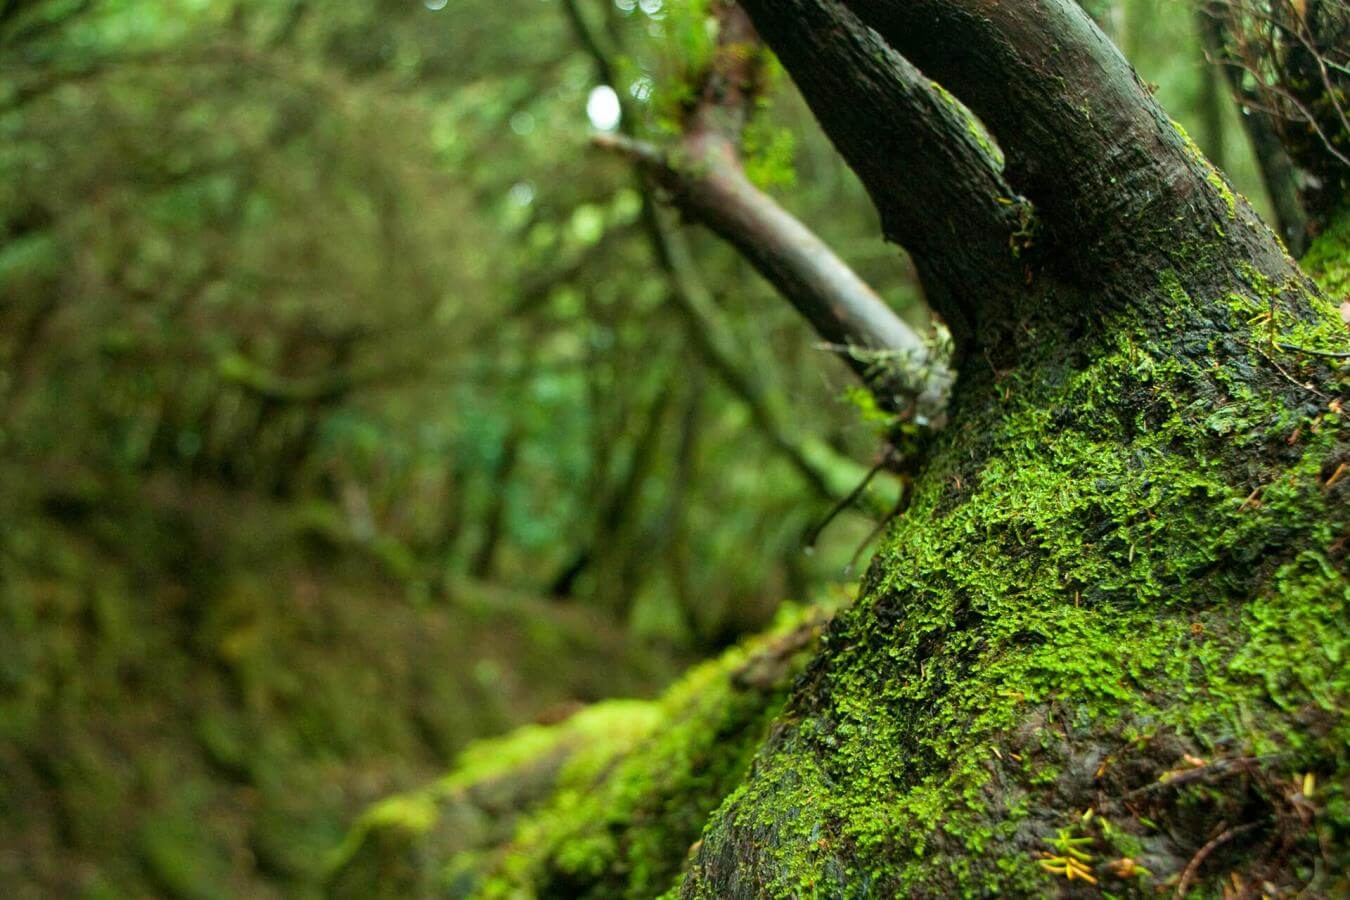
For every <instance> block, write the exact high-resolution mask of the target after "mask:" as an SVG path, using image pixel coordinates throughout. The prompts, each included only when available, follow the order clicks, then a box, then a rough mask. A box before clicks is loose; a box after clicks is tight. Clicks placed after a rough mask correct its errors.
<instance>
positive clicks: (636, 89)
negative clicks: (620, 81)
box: [628, 75, 655, 103]
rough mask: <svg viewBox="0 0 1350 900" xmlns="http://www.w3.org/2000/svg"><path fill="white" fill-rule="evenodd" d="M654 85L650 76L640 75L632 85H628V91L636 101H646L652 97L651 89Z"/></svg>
mask: <svg viewBox="0 0 1350 900" xmlns="http://www.w3.org/2000/svg"><path fill="white" fill-rule="evenodd" d="M654 87H655V85H653V84H652V79H651V77H650V76H647V75H642V76H640V77H639V78H638V80H637V81H634V82H633V83H632V85H630V86H629V88H628V93H630V94H632V95H633V99H634V100H636V101H637V102H639V103H646V102H647V101H648V100H650V99H651V98H652V89H653V88H654Z"/></svg>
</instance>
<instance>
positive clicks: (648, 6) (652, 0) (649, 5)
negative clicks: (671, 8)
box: [638, 0, 661, 16]
mask: <svg viewBox="0 0 1350 900" xmlns="http://www.w3.org/2000/svg"><path fill="white" fill-rule="evenodd" d="M638 7H639V8H640V9H641V10H642V11H643V12H645V13H646V14H647V15H649V16H655V15H657V14H658V13H660V12H661V0H638Z"/></svg>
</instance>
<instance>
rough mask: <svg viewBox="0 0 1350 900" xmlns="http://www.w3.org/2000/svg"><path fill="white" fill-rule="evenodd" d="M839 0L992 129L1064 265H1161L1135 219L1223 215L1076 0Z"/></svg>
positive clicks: (1084, 268)
mask: <svg viewBox="0 0 1350 900" xmlns="http://www.w3.org/2000/svg"><path fill="white" fill-rule="evenodd" d="M819 2H820V3H821V4H822V5H825V4H826V3H827V2H828V0H819ZM843 2H845V3H846V4H847V5H848V6H849V7H850V8H851V9H853V10H854V11H856V12H857V13H858V15H859V16H860V17H861V18H862V19H863V21H865V22H867V24H869V25H870V26H872V27H873V28H875V29H876V30H877V32H879V33H880V34H881V35H882V36H883V37H884V38H885V39H886V40H887V41H888V42H889V43H890V44H891V45H892V46H893V47H895V48H896V49H897V50H898V51H899V52H901V53H903V54H904V55H905V56H906V57H908V58H909V59H911V60H913V61H914V63H915V64H917V65H918V66H920V67H921V68H922V69H923V70H924V71H925V72H926V73H927V74H928V75H930V76H932V77H934V78H937V79H938V80H940V81H941V82H942V83H943V84H944V85H946V86H947V87H948V88H950V89H951V90H952V92H953V93H955V94H956V95H957V96H958V97H960V98H961V99H962V100H963V101H964V102H965V103H967V104H968V105H969V106H970V108H971V109H973V110H974V111H975V112H976V114H978V115H979V116H980V117H981V119H982V120H983V121H984V122H985V123H986V124H987V125H988V126H989V128H990V130H991V131H992V132H993V133H994V135H995V136H996V137H997V139H998V140H999V142H1000V144H1001V146H1002V147H1003V149H1004V150H1005V151H1006V153H1007V157H1008V169H1007V173H1008V179H1009V180H1010V181H1011V182H1012V183H1013V184H1014V185H1015V186H1016V187H1017V188H1019V189H1020V190H1021V192H1022V193H1023V194H1025V195H1026V196H1028V197H1030V198H1031V200H1032V202H1034V203H1035V204H1036V208H1037V210H1038V211H1040V212H1041V213H1042V214H1043V215H1044V217H1045V220H1046V222H1045V224H1046V227H1047V229H1048V231H1049V232H1050V237H1051V238H1052V240H1053V243H1054V245H1055V246H1054V252H1055V254H1056V256H1058V257H1061V258H1063V259H1065V260H1066V261H1067V262H1068V263H1069V265H1068V266H1067V267H1066V271H1069V272H1071V273H1072V274H1074V275H1076V276H1079V277H1080V278H1082V279H1083V280H1085V281H1088V282H1090V283H1101V281H1102V278H1103V275H1102V271H1103V269H1104V268H1105V269H1107V270H1116V271H1119V270H1120V269H1122V268H1125V267H1128V265H1129V264H1130V263H1131V262H1139V263H1143V264H1145V265H1149V266H1152V265H1155V264H1156V258H1154V257H1151V256H1150V254H1149V249H1150V246H1149V245H1150V244H1151V243H1152V242H1149V241H1139V240H1138V233H1137V232H1138V231H1140V230H1143V229H1145V228H1148V229H1152V228H1153V227H1154V226H1155V225H1156V226H1161V227H1166V228H1168V229H1169V230H1170V231H1171V232H1172V233H1173V235H1175V237H1177V238H1181V239H1185V238H1188V237H1194V236H1197V235H1212V233H1213V230H1214V226H1215V225H1216V224H1217V225H1219V226H1220V227H1223V225H1224V224H1226V223H1227V222H1228V221H1229V219H1230V210H1229V208H1228V206H1227V199H1226V198H1227V196H1231V195H1225V193H1224V192H1222V191H1217V190H1214V189H1212V187H1211V186H1210V185H1209V184H1208V183H1207V182H1208V181H1209V179H1211V178H1212V177H1213V176H1214V170H1213V168H1212V167H1210V166H1209V165H1208V164H1207V163H1206V162H1205V160H1204V159H1203V158H1200V157H1199V155H1198V154H1197V153H1195V151H1194V149H1193V147H1192V145H1191V144H1190V143H1189V141H1188V140H1187V139H1186V137H1185V136H1184V135H1183V134H1181V133H1180V132H1179V131H1178V129H1177V128H1176V127H1174V126H1173V125H1172V123H1171V121H1170V120H1169V119H1168V117H1167V116H1166V114H1165V113H1164V112H1163V110H1162V108H1161V107H1160V106H1159V105H1158V103H1157V102H1156V101H1155V100H1154V99H1153V96H1152V94H1151V93H1150V92H1149V90H1148V89H1147V87H1145V86H1144V84H1143V83H1142V82H1141V81H1140V80H1139V78H1138V77H1137V76H1136V75H1135V73H1134V70H1133V69H1132V68H1131V67H1130V65H1129V63H1128V62H1126V60H1125V58H1124V57H1123V56H1122V55H1121V54H1120V52H1119V51H1118V50H1117V49H1116V48H1115V46H1114V45H1113V44H1112V43H1111V42H1110V41H1109V40H1108V39H1107V38H1106V36H1105V35H1104V34H1102V32H1101V30H1100V29H1099V28H1097V26H1096V25H1095V24H1093V22H1092V20H1091V18H1089V16H1088V15H1087V13H1085V12H1084V11H1083V9H1082V8H1081V7H1080V6H1079V5H1078V4H1077V3H1076V2H1074V0H1023V2H998V0H843ZM1122 222H1133V223H1137V226H1136V227H1133V228H1123V227H1121V223H1122ZM1102 260H1111V261H1112V265H1111V266H1108V267H1103V266H1102ZM1270 265H1271V268H1272V269H1274V268H1278V267H1279V265H1280V261H1279V260H1272V261H1270ZM1263 268H1264V267H1263Z"/></svg>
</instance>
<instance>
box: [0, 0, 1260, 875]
mask: <svg viewBox="0 0 1350 900" xmlns="http://www.w3.org/2000/svg"><path fill="white" fill-rule="evenodd" d="M436 7H439V8H438V9H437V8H436ZM584 8H585V9H586V11H587V12H588V13H589V14H592V15H593V16H594V19H595V22H596V23H598V24H599V26H600V27H601V28H602V29H603V32H604V33H605V34H606V35H607V37H608V39H609V40H610V41H612V42H613V43H614V45H615V46H616V47H618V48H620V50H621V54H622V66H621V68H620V75H621V80H622V81H623V82H624V83H622V84H618V85H614V86H613V87H614V88H615V89H616V90H617V91H619V92H620V93H621V94H622V95H623V96H624V97H625V98H626V101H625V106H626V107H627V108H628V109H629V110H630V112H631V111H635V113H636V114H637V115H639V116H641V117H642V121H641V123H639V125H638V130H639V131H647V132H650V133H654V134H659V133H660V132H662V131H663V130H668V129H669V128H670V127H671V126H670V122H671V119H672V112H671V111H672V110H673V109H674V108H675V107H676V106H677V105H678V104H679V103H680V102H682V100H683V97H684V95H683V92H684V91H686V90H687V88H685V87H684V85H686V84H687V83H688V80H689V78H690V77H692V75H693V74H694V73H696V72H697V70H698V68H699V66H700V61H701V59H703V58H705V57H706V55H707V53H708V49H709V47H710V45H711V35H710V34H709V33H708V31H707V23H706V18H705V16H704V14H703V13H704V9H703V4H700V3H694V2H688V3H685V2H671V0H667V2H665V3H662V2H660V0H642V2H635V0H615V2H613V3H607V2H603V0H595V2H593V3H590V4H589V5H586V6H585V7H584ZM1105 15H1107V16H1108V18H1109V21H1110V22H1111V23H1113V24H1112V27H1113V28H1115V29H1116V37H1117V40H1118V41H1120V42H1121V44H1122V46H1124V47H1125V48H1126V49H1127V50H1128V51H1129V52H1130V53H1131V55H1132V58H1133V59H1134V60H1135V61H1136V62H1137V63H1138V64H1139V66H1140V67H1141V70H1142V71H1143V72H1144V74H1145V77H1147V78H1148V79H1150V80H1152V81H1156V82H1157V84H1158V92H1159V94H1160V95H1161V96H1162V98H1163V99H1164V101H1165V103H1166V105H1167V106H1168V108H1169V109H1170V110H1172V111H1173V113H1174V115H1176V116H1177V117H1178V118H1179V119H1180V120H1182V121H1183V122H1185V123H1186V124H1187V127H1188V128H1190V129H1191V131H1192V133H1195V134H1197V138H1198V139H1199V140H1200V141H1201V143H1202V144H1205V145H1206V149H1207V150H1208V151H1209V152H1211V153H1212V154H1213V155H1214V156H1215V157H1216V158H1218V159H1221V160H1222V161H1223V163H1224V165H1225V166H1227V167H1228V169H1229V170H1230V172H1231V173H1232V174H1233V176H1234V180H1235V182H1236V183H1237V184H1239V185H1240V186H1244V187H1245V188H1246V189H1247V191H1248V193H1249V194H1252V193H1254V192H1255V191H1257V190H1258V189H1257V188H1256V187H1255V185H1256V183H1257V181H1256V179H1255V174H1254V171H1253V169H1252V163H1251V161H1250V154H1249V153H1248V152H1247V150H1246V148H1245V146H1244V145H1243V143H1242V135H1241V132H1240V130H1239V129H1238V128H1237V127H1236V123H1235V118H1234V117H1235V112H1234V110H1233V109H1232V107H1231V104H1230V103H1228V102H1227V99H1226V97H1225V96H1224V95H1222V94H1221V93H1220V94H1215V93H1214V92H1212V91H1210V90H1209V88H1208V86H1209V80H1210V79H1212V78H1213V77H1214V75H1213V73H1212V71H1211V70H1210V69H1209V68H1208V67H1207V66H1206V65H1205V63H1204V59H1203V54H1202V53H1201V51H1200V44H1199V40H1198V37H1197V36H1196V34H1195V29H1194V27H1193V24H1194V23H1193V20H1192V13H1191V12H1190V11H1189V8H1188V6H1187V4H1184V3H1173V2H1170V0H1169V2H1163V0H1128V2H1123V3H1120V4H1116V5H1114V6H1112V7H1110V8H1108V9H1106V10H1105ZM596 86H597V85H596V81H595V72H594V69H593V66H592V65H591V62H590V60H589V59H588V57H587V56H586V54H585V53H583V52H582V51H581V49H580V48H579V47H578V46H577V45H576V43H575V40H574V36H573V33H572V31H571V29H570V28H569V25H568V21H567V18H566V16H565V15H564V14H563V10H562V9H561V7H560V4H559V3H558V2H557V0H448V2H441V0H433V2H428V3H426V4H423V3H421V2H416V0H376V2H355V0H333V2H328V3H323V4H318V3H313V2H308V0H291V2H269V3H264V2H260V0H230V2H226V0H175V2H168V0H9V2H0V410H3V418H2V419H0V516H3V521H4V523H5V527H4V529H3V530H0V883H3V884H5V885H6V889H5V891H4V892H5V893H6V895H7V896H50V895H54V894H55V895H73V896H88V897H116V896H140V895H144V894H147V893H152V894H164V895H173V896H184V897H212V896H226V895H249V896H258V895H263V894H267V893H278V892H280V893H289V894H305V893H309V892H311V891H313V890H315V889H316V884H317V881H316V879H317V878H318V876H319V873H320V870H321V868H322V864H323V861H324V859H325V856H326V854H327V853H328V852H329V851H330V850H331V849H332V846H333V844H334V843H335V842H336V841H337V840H338V839H339V838H340V836H341V834H342V830H343V827H344V825H345V824H346V821H347V819H348V817H350V815H351V814H352V813H353V812H354V811H355V810H358V809H360V808H362V806H364V804H365V803H366V802H367V801H369V800H370V799H371V798H373V797H375V796H379V795H384V794H387V793H390V792H391V791H393V790H396V789H399V788H400V787H407V786H409V785H412V784H415V783H418V782H419V781H422V780H425V778H426V777H427V775H428V774H429V773H430V772H433V771H436V770H438V769H439V768H440V767H441V766H442V765H444V763H445V762H446V761H447V760H448V759H450V758H451V757H452V756H453V755H454V754H455V753H456V752H457V751H458V750H459V749H460V748H462V747H463V746H464V745H465V744H466V743H467V742H468V741H469V740H471V739H473V738H475V737H478V736H481V735H483V734H487V733H492V732H496V731H500V730H502V729H504V728H506V727H507V726H509V725H512V724H515V723H519V722H521V721H527V720H531V719H537V718H541V717H544V718H547V717H549V716H553V715H559V714H561V713H560V710H565V709H567V708H569V706H568V704H571V703H573V702H576V701H581V700H590V699H595V698H597V697H600V696H605V695H612V694H644V693H650V692H652V691H654V690H655V689H656V687H657V686H659V685H660V684H661V683H663V682H664V681H666V680H667V679H668V678H669V677H670V675H671V673H672V672H673V671H674V665H675V663H676V662H678V661H679V660H683V659H687V658H689V657H691V656H694V655H702V654H706V653H709V652H712V651H713V650H715V649H718V648H720V647H724V646H726V645H728V644H729V643H731V642H732V641H734V640H735V639H736V638H737V637H739V636H741V635H743V634H745V633H747V632H750V631H754V630H757V629H759V628H761V627H763V626H764V625H765V624H766V623H767V622H768V621H770V620H771V618H772V616H773V613H774V609H775V608H776V606H777V604H778V603H779V602H780V601H781V600H783V599H785V598H794V599H809V598H811V597H812V596H817V595H818V594H819V593H820V592H821V591H822V590H823V589H824V588H825V587H826V586H827V585H829V584H838V583H841V582H844V581H847V579H848V577H849V575H848V574H847V571H846V565H847V563H848V561H849V559H850V558H851V557H852V556H853V553H854V550H855V548H856V546H857V545H858V543H859V541H860V540H861V539H862V538H863V537H864V536H865V535H866V534H867V533H868V532H870V531H871V528H872V524H873V523H872V522H871V521H870V520H869V518H868V517H867V516H864V515H861V514H857V513H851V514H849V515H848V516H846V517H845V518H844V519H842V520H840V521H839V522H837V523H836V524H835V525H833V526H832V527H831V528H830V529H829V530H828V531H827V532H826V533H825V538H824V540H823V541H822V543H821V546H820V547H819V548H818V552H816V553H814V554H812V555H808V554H806V553H804V552H803V550H802V547H801V542H802V538H803V535H804V534H806V533H807V532H808V531H809V530H810V529H811V528H812V526H814V525H815V524H817V523H818V522H819V521H820V519H821V517H822V516H823V515H824V513H825V511H826V510H827V509H828V507H829V505H830V504H829V498H827V497H822V496H820V493H819V492H818V491H814V490H813V489H812V488H811V486H810V485H808V484H805V483H803V481H802V479H801V477H800V475H799V473H798V471H797V470H796V469H795V468H794V467H793V466H792V464H791V463H790V462H789V461H788V460H786V459H785V458H784V457H783V456H782V454H781V453H780V452H779V451H778V450H777V449H776V444H775V440H774V437H773V436H772V435H768V434H765V433H764V431H763V429H762V428H761V424H760V423H757V421H756V419H755V417H754V416H753V415H752V413H751V411H750V410H749V408H748V407H747V404H746V403H745V401H744V398H743V397H741V396H738V395H737V393H736V392H735V391H732V390H729V389H728V388H727V387H726V385H725V383H724V382H723V381H722V380H719V377H718V375H717V373H716V372H714V371H713V370H712V369H711V368H710V366H709V364H708V361H707V360H706V359H704V358H702V357H701V356H700V355H699V353H698V351H697V348H696V346H695V343H694V342H692V341H691V339H690V335H689V332H688V330H687V329H688V326H687V323H685V321H684V320H683V319H682V318H681V316H680V315H679V313H678V312H677V310H676V309H675V308H674V305H673V304H672V302H671V300H670V297H671V290H672V287H671V284H670V283H669V280H668V278H667V276H666V275H665V274H664V273H663V272H662V270H661V268H660V267H659V266H658V265H657V264H656V262H655V260H654V258H653V255H652V249H651V246H650V244H649V243H648V241H647V240H646V239H645V237H644V235H643V233H642V228H641V221H640V217H641V214H642V198H641V196H640V194H639V192H638V191H637V190H636V189H635V183H634V181H633V178H632V173H631V172H630V171H629V170H628V169H627V167H626V165H625V164H624V163H623V162H622V161H621V160H616V159H612V158H607V157H604V156H598V155H596V154H594V153H593V152H592V151H591V150H590V148H589V145H588V131H589V125H588V123H587V121H586V114H585V110H586V108H587V102H588V98H590V96H591V92H592V90H593V89H594V88H595V87H596ZM1216 96H1217V97H1218V98H1219V99H1218V101H1216V100H1215V97H1216ZM1215 102H1219V103H1220V104H1221V106H1220V107H1219V110H1218V114H1217V117H1216V116H1215V114H1214V110H1213V108H1212V104H1213V103H1215ZM1213 122H1217V123H1219V124H1218V125H1216V126H1214V127H1209V128H1208V129H1207V130H1206V128H1203V127H1200V125H1202V124H1203V123H1213ZM1197 123H1199V124H1197ZM747 141H748V146H747V151H748V156H749V159H750V163H751V171H752V173H753V174H754V176H755V177H756V179H757V180H758V181H760V182H761V183H762V184H765V185H766V186H769V187H771V188H773V189H774V190H776V191H777V192H778V195H779V197H780V199H781V200H782V202H783V203H784V204H785V205H786V206H787V207H789V208H790V209H791V210H792V211H794V212H795V213H796V214H798V215H799V216H801V217H802V218H803V219H804V220H805V221H807V222H808V223H810V224H811V225H812V227H814V228H816V229H818V231H819V232H820V234H821V236H822V237H823V238H824V239H825V240H826V241H828V242H829V243H831V244H832V245H833V246H834V247H835V248H836V249H837V250H838V251H839V252H840V253H841V255H842V256H843V257H844V258H845V259H847V260H848V261H849V262H850V263H851V264H852V265H853V266H855V267H856V268H857V269H858V271H859V272H860V273H861V274H863V275H864V277H866V278H867V279H868V280H870V281H871V282H872V283H873V285H874V286H876V287H877V288H878V290H879V291H881V293H882V294H883V295H884V296H885V297H886V298H887V299H888V300H890V301H891V302H892V303H893V304H894V305H895V306H896V307H897V308H899V309H900V310H901V311H902V312H903V313H904V314H905V315H906V316H908V317H909V318H911V319H912V320H913V321H914V322H915V323H916V324H919V325H923V324H924V323H925V317H926V313H925V312H924V311H923V309H922V306H921V304H920V303H919V302H918V300H919V297H918V292H917V288H916V286H915V284H914V281H913V278H912V274H911V273H910V271H909V270H908V266H907V265H906V264H905V263H904V261H903V260H901V259H900V257H899V254H898V253H897V251H895V250H894V249H893V248H889V247H887V246H885V245H884V244H882V243H881V241H880V239H879V238H878V237H877V228H876V224H875V216H874V213H873V212H872V211H871V209H870V207H869V206H868V204H867V201H866V198H865V196H864V194H863V193H862V191H861V189H860V188H859V186H858V185H857V183H856V182H855V180H854V179H853V177H852V176H851V175H850V173H848V172H847V171H846V170H845V169H844V168H843V167H842V165H841V163H840V162H839V160H838V159H837V157H836V155H835V154H834V152H833V150H832V148H831V147H830V146H829V144H828V142H827V141H826V140H825V139H824V138H823V137H822V136H821V135H820V134H819V133H818V131H817V130H816V129H815V127H814V124H813V123H812V122H811V120H810V116H809V113H807V111H806V110H805V109H804V107H803V105H802V104H801V103H800V102H799V101H798V100H797V99H796V98H795V96H794V95H793V94H792V92H791V86H790V84H788V83H787V81H786V79H783V78H779V79H777V86H776V87H775V89H774V91H773V93H772V96H771V97H770V98H769V99H768V101H767V102H766V104H765V109H764V110H762V111H761V114H760V116H759V118H758V119H757V120H756V121H755V122H754V123H753V125H752V127H751V129H750V131H749V133H748V139H747ZM1256 199H1257V202H1258V205H1260V204H1261V202H1262V201H1261V200H1260V198H1259V197H1257V198H1256ZM688 237H689V239H690V241H691V242H692V247H693V250H694V258H695V262H696V264H697V267H698V269H699V273H700V275H701V278H702V280H703V281H704V282H705V283H706V284H707V285H708V287H709V288H710V290H711V293H712V295H713V298H714V299H715V300H716V303H717V305H718V307H719V308H720V311H721V313H722V314H723V315H722V318H721V319H720V320H719V321H720V323H721V324H720V327H723V328H725V330H726V334H724V335H722V337H723V339H724V341H725V342H726V343H728V344H729V345H731V346H734V347H736V348H738V351H739V359H738V363H739V365H740V366H741V367H742V368H743V371H744V373H746V374H747V376H748V377H749V378H750V379H751V380H752V381H753V382H754V384H756V385H757V386H758V387H759V388H760V389H761V390H762V391H763V392H764V393H765V394H766V395H768V396H771V397H773V398H776V402H777V403H778V405H779V406H780V407H781V408H782V409H784V410H786V411H787V412H788V418H787V420H786V422H785V424H784V426H783V427H784V428H785V429H786V430H787V431H788V432H789V433H790V435H791V436H793V438H794V439H797V440H800V441H802V442H803V444H806V445H809V446H811V447H813V448H814V450H813V455H814V458H816V459H817V460H818V461H819V464H820V465H821V466H822V467H823V468H824V469H825V471H826V473H827V475H828V476H829V479H830V481H831V484H830V488H831V490H832V491H833V492H834V493H835V494H836V496H839V495H842V494H843V493H845V492H846V491H847V490H848V489H849V488H850V487H851V479H853V478H855V477H856V474H857V472H858V471H860V470H861V469H862V468H865V467H866V466H867V465H869V464H870V462H871V459H872V456H873V454H874V453H875V452H876V450H877V447H876V436H875V429H874V425H873V424H870V423H868V422H867V421H864V417H863V416H861V415H860V414H859V413H858V411H857V410H856V408H855V407H854V405H853V403H852V401H851V400H850V398H849V396H848V394H849V387H850V381H849V377H848V375H847V373H846V370H845V369H844V368H843V367H842V366H841V365H840V364H839V363H838V361H836V360H833V359H832V358H831V357H830V356H829V355H828V354H826V353H824V352H822V351H821V350H819V349H818V348H817V347H816V346H815V342H814V340H813V338H812V337H811V335H810V333H809V332H808V330H807V329H806V328H805V326H804V325H803V324H802V323H801V322H799V321H798V320H797V319H796V318H795V316H794V314H793V313H792V312H791V310H790V309H788V308H787V307H786V305H785V304H783V303H782V302H780V301H779V300H778V299H777V298H776V297H775V296H773V295H772V293H771V291H770V290H769V288H767V287H766V286H765V285H764V284H763V283H762V282H761V281H759V280H758V279H757V278H756V277H755V276H754V275H753V273H752V272H751V271H750V270H749V269H748V267H747V266H746V265H745V264H744V263H743V262H741V261H740V260H739V259H737V258H736V257H735V256H734V254H732V253H731V252H730V251H729V250H727V249H726V248H724V247H722V246H721V245H719V244H718V243H717V242H716V241H715V240H714V239H713V238H711V237H709V236H708V235H706V234H702V233H698V232H693V231H691V232H690V233H689V235H688ZM850 459H851V460H852V461H853V462H852V464H849V463H848V462H847V460H850ZM894 489H895V488H894V485H880V486H879V487H878V488H876V490H877V491H878V492H879V494H881V495H884V494H886V493H887V492H893V491H894Z"/></svg>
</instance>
